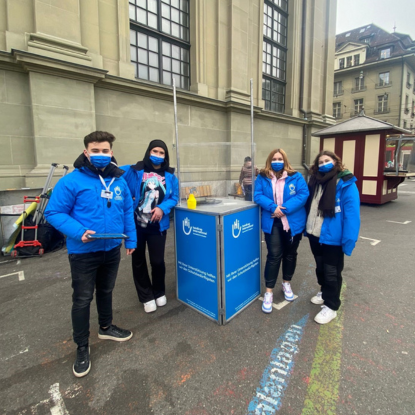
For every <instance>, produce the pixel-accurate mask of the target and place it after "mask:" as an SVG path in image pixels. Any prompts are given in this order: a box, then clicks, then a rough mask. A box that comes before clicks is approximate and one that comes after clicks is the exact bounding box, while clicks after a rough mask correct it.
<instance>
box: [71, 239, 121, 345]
mask: <svg viewBox="0 0 415 415" xmlns="http://www.w3.org/2000/svg"><path fill="white" fill-rule="evenodd" d="M120 259H121V254H120V246H118V247H116V248H114V249H111V250H110V251H98V252H90V253H85V254H69V264H70V266H71V274H72V289H73V294H72V328H73V340H74V342H75V343H76V344H77V345H78V346H86V345H87V344H88V338H89V315H90V305H91V301H92V298H93V296H94V290H95V288H96V303H97V310H98V322H99V325H100V326H101V327H108V326H109V325H110V324H111V323H112V290H113V289H114V285H115V280H116V278H117V273H118V266H119V264H120Z"/></svg>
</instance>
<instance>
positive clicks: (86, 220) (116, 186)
mask: <svg viewBox="0 0 415 415" xmlns="http://www.w3.org/2000/svg"><path fill="white" fill-rule="evenodd" d="M117 170H119V169H117ZM120 174H122V172H120ZM104 180H105V183H107V186H108V185H109V183H110V181H111V180H112V177H106V178H105V179H104ZM102 190H104V186H103V185H102V183H101V180H100V179H99V176H98V175H97V174H96V173H94V172H92V171H91V170H90V169H88V168H87V167H81V168H76V169H75V170H74V171H73V172H72V173H70V174H67V175H66V176H65V177H62V178H61V179H60V180H59V181H58V183H57V184H56V186H55V188H54V190H53V193H52V197H51V199H50V201H49V203H48V206H47V208H46V210H45V217H46V219H47V221H48V222H49V223H50V224H51V225H52V226H54V227H55V228H56V229H58V230H59V231H61V232H62V233H63V234H65V235H66V237H67V239H66V245H67V248H68V253H70V254H84V253H87V252H97V251H109V250H111V249H113V248H115V247H117V246H119V245H120V244H121V242H122V239H97V240H94V241H91V242H87V243H83V242H82V240H81V238H82V235H83V234H84V233H85V231H86V230H92V231H95V232H96V233H124V234H126V235H127V236H129V238H128V239H126V240H125V247H126V248H129V249H133V248H135V247H136V246H137V234H136V229H135V222H134V211H133V203H132V200H131V194H130V191H129V189H128V186H127V183H126V182H125V181H124V180H123V179H122V177H116V178H115V180H114V182H113V183H112V185H111V188H110V190H111V191H112V192H113V198H112V199H111V207H108V206H107V199H105V198H103V197H101V191H102Z"/></svg>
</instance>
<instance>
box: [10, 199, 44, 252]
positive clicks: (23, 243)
mask: <svg viewBox="0 0 415 415" xmlns="http://www.w3.org/2000/svg"><path fill="white" fill-rule="evenodd" d="M40 199H41V198H40V196H24V197H23V203H38V204H39V203H40ZM24 213H25V212H23V215H24ZM24 221H25V216H23V221H22V239H21V241H20V242H18V243H17V244H16V245H15V246H14V251H12V253H11V255H12V256H13V257H17V255H18V252H17V250H16V249H17V248H25V247H28V246H38V247H40V249H39V255H43V254H44V252H45V250H44V249H43V248H42V244H41V243H40V242H39V241H38V240H37V239H36V238H37V230H38V227H39V226H38V225H34V226H24ZM26 229H35V239H34V240H32V241H25V240H24V231H25V230H26Z"/></svg>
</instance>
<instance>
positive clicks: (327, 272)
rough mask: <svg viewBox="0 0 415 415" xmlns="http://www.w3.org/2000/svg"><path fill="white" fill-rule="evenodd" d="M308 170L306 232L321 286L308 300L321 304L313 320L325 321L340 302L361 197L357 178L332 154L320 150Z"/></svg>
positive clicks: (356, 236)
mask: <svg viewBox="0 0 415 415" xmlns="http://www.w3.org/2000/svg"><path fill="white" fill-rule="evenodd" d="M310 173H311V177H310V180H309V183H308V188H309V192H310V196H309V198H308V202H307V225H306V235H307V236H308V238H309V241H310V247H311V251H312V253H313V255H314V259H315V261H316V275H317V282H318V284H319V285H320V286H321V289H320V291H319V292H318V293H317V295H315V296H314V297H313V298H312V299H311V302H312V303H313V304H320V305H322V310H321V311H320V312H319V313H318V314H317V315H316V316H315V318H314V320H315V321H316V322H317V323H319V324H326V323H329V322H330V321H331V320H333V319H334V318H336V316H337V310H338V309H339V307H340V304H341V301H340V292H341V289H342V283H343V278H342V271H343V266H344V254H346V255H349V256H350V255H351V254H352V251H353V249H354V247H355V244H356V241H357V238H358V235H359V228H360V199H359V191H358V190H357V186H356V177H354V176H353V174H352V173H351V172H350V171H349V170H347V169H346V167H345V166H344V165H343V163H342V161H341V159H340V158H339V157H338V156H337V155H336V154H335V153H333V152H331V151H327V150H324V151H321V152H320V153H319V154H318V155H317V157H316V159H315V160H314V163H313V166H312V167H311V170H310Z"/></svg>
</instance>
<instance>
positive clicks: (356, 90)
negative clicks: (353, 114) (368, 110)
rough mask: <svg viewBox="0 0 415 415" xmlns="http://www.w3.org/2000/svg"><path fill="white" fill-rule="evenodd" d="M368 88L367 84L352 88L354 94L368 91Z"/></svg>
mask: <svg viewBox="0 0 415 415" xmlns="http://www.w3.org/2000/svg"><path fill="white" fill-rule="evenodd" d="M366 89H367V87H366V85H362V86H358V87H355V88H352V94H355V93H356V92H360V91H366Z"/></svg>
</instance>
